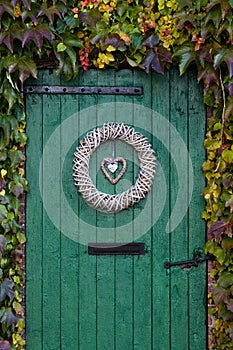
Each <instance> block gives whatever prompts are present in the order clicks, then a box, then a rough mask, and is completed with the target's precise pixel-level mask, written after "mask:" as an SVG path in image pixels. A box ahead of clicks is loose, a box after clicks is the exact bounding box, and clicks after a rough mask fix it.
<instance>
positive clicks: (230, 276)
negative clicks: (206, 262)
mask: <svg viewBox="0 0 233 350" xmlns="http://www.w3.org/2000/svg"><path fill="white" fill-rule="evenodd" d="M218 282H219V285H220V286H221V287H223V288H228V287H230V286H232V285H233V273H232V272H229V271H225V272H223V273H222V274H221V276H220V277H219V280H218Z"/></svg>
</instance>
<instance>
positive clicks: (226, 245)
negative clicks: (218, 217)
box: [222, 237, 233, 249]
mask: <svg viewBox="0 0 233 350" xmlns="http://www.w3.org/2000/svg"><path fill="white" fill-rule="evenodd" d="M222 248H223V249H233V238H230V237H223V240H222Z"/></svg>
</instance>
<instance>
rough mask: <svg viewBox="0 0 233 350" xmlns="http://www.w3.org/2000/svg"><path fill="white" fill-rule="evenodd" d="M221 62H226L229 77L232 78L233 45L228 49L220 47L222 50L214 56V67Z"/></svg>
mask: <svg viewBox="0 0 233 350" xmlns="http://www.w3.org/2000/svg"><path fill="white" fill-rule="evenodd" d="M222 62H225V63H226V65H227V67H228V71H229V77H230V78H232V76H233V47H232V46H231V47H230V48H229V49H224V48H222V50H221V51H220V52H219V53H218V54H217V55H216V56H215V58H214V68H218V67H219V66H220V64H221V63H222Z"/></svg>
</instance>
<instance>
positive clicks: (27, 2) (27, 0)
mask: <svg viewBox="0 0 233 350" xmlns="http://www.w3.org/2000/svg"><path fill="white" fill-rule="evenodd" d="M22 2H23V5H24V7H26V9H28V10H31V0H22Z"/></svg>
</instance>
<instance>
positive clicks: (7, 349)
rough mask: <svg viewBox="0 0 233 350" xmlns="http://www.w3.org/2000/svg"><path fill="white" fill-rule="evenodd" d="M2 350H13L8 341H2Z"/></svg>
mask: <svg viewBox="0 0 233 350" xmlns="http://www.w3.org/2000/svg"><path fill="white" fill-rule="evenodd" d="M0 350H11V346H10V343H9V342H8V340H0Z"/></svg>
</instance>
